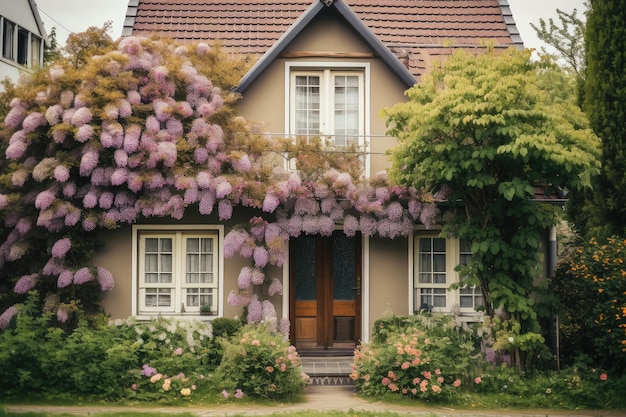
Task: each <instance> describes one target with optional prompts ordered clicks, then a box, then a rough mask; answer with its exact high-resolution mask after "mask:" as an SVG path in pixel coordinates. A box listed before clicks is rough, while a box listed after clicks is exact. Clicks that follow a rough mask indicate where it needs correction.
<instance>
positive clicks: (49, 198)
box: [35, 190, 56, 210]
mask: <svg viewBox="0 0 626 417" xmlns="http://www.w3.org/2000/svg"><path fill="white" fill-rule="evenodd" d="M54 200H56V196H55V195H54V193H52V192H51V191H49V190H44V191H42V192H40V193H39V194H37V198H36V199H35V208H38V209H39V210H45V209H47V208H48V207H50V206H51V205H52V203H53V202H54Z"/></svg>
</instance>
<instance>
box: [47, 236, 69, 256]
mask: <svg viewBox="0 0 626 417" xmlns="http://www.w3.org/2000/svg"><path fill="white" fill-rule="evenodd" d="M71 247H72V242H71V241H70V240H69V239H68V238H66V237H64V238H62V239H59V240H57V241H56V242H55V243H54V245H53V246H52V250H51V253H52V256H53V257H55V258H64V257H65V254H67V252H68V251H69V250H70V248H71Z"/></svg>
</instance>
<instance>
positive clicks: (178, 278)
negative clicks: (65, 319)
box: [95, 0, 548, 349]
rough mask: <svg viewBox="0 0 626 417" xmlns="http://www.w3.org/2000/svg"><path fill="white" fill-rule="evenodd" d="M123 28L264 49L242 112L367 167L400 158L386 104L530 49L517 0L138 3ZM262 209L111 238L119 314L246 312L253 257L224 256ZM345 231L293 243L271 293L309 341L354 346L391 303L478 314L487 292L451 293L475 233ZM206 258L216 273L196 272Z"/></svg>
mask: <svg viewBox="0 0 626 417" xmlns="http://www.w3.org/2000/svg"><path fill="white" fill-rule="evenodd" d="M123 35H125V36H129V35H134V36H151V35H158V36H162V37H168V38H172V39H175V40H177V41H179V42H205V43H209V44H214V43H216V42H220V43H221V44H222V45H223V48H224V49H225V50H226V51H227V52H229V53H233V54H243V55H246V56H250V57H252V58H253V59H254V60H255V64H254V65H253V66H252V68H251V69H250V70H249V71H248V73H247V74H246V75H245V77H244V78H243V79H242V80H241V82H240V84H239V86H238V92H239V93H241V95H242V98H241V100H240V101H239V103H238V106H239V110H240V112H241V114H242V115H243V116H244V117H246V118H247V119H249V120H256V121H263V122H264V125H265V126H266V127H267V129H268V133H270V134H272V135H277V136H286V137H291V136H296V135H298V136H307V135H313V136H315V135H320V134H321V135H324V136H325V137H329V138H331V139H332V140H333V141H334V144H335V146H343V145H346V144H350V143H354V144H359V145H361V146H363V147H365V149H366V153H367V157H366V160H365V169H364V171H365V174H366V175H374V174H375V173H377V172H379V171H381V170H385V169H386V168H387V167H388V166H389V163H388V161H387V159H386V157H385V155H384V154H385V151H387V150H388V149H390V148H392V147H393V146H394V144H395V142H394V139H393V138H391V137H388V136H386V127H385V121H384V120H382V118H381V117H380V116H379V113H380V110H381V109H383V108H385V107H389V106H392V105H393V104H395V103H398V102H401V101H404V100H405V96H404V91H405V90H406V89H408V88H409V87H411V86H412V85H413V84H414V83H416V82H419V80H420V77H421V76H422V75H423V74H424V73H425V72H426V71H427V70H428V68H429V66H430V65H432V64H433V62H435V61H436V60H438V59H439V58H441V57H445V56H446V55H448V54H450V53H451V52H452V51H453V50H454V49H455V48H482V47H484V46H481V45H482V42H483V41H488V42H492V43H493V44H494V47H495V48H508V47H517V48H522V47H523V45H522V41H521V38H520V36H519V34H518V31H517V29H516V26H515V23H514V21H513V16H512V15H511V11H510V9H509V7H508V4H507V2H506V0H455V1H450V0H358V1H357V0H324V1H321V0H291V1H288V2H276V1H269V0H243V1H242V0H219V1H217V0H216V1H202V2H201V1H197V0H187V1H181V0H130V1H129V6H128V11H127V16H126V21H125V26H124V30H123ZM254 215H255V214H254V213H252V212H250V211H249V210H247V211H245V212H244V211H240V212H238V213H237V214H236V215H233V218H234V220H232V221H229V222H220V221H219V220H218V219H217V216H216V215H210V216H204V217H203V216H200V215H197V216H186V217H185V218H184V219H182V220H181V221H166V219H161V220H160V221H150V222H145V223H144V222H142V223H141V224H134V225H130V226H123V227H121V228H120V229H119V230H116V231H114V232H107V233H105V234H103V239H104V240H105V242H106V243H108V244H107V245H106V249H105V250H104V251H102V252H100V253H99V254H98V256H97V259H96V260H95V262H96V263H97V264H98V265H103V266H105V267H106V268H108V269H109V270H110V271H111V272H112V273H113V275H114V276H115V277H129V279H128V280H120V279H116V281H117V282H116V286H115V288H114V289H113V290H112V291H110V292H109V293H108V294H107V296H106V298H105V300H104V306H105V308H106V310H107V311H108V312H109V313H110V314H111V316H112V317H113V318H126V317H129V316H134V317H137V318H140V319H142V318H149V317H153V316H157V315H163V316H176V317H187V316H188V317H199V315H200V302H201V301H200V300H207V301H209V300H210V304H211V305H212V309H213V311H214V313H215V314H216V315H217V316H226V317H233V316H237V315H240V314H241V313H242V311H241V307H237V306H231V305H228V304H227V303H226V299H227V297H228V294H229V293H230V291H231V290H232V289H233V288H235V287H236V286H237V277H238V275H239V272H240V270H241V269H242V267H244V266H246V265H248V263H249V261H248V260H246V259H239V258H237V257H234V258H225V257H224V236H225V235H226V234H227V233H228V232H229V231H230V230H232V229H233V226H234V225H235V224H236V223H237V222H238V221H241V220H243V221H247V219H249V218H250V217H251V216H254ZM341 227H342V225H341V224H338V225H337V231H336V232H335V233H334V234H333V235H332V236H330V237H322V236H312V235H301V236H300V237H297V238H295V239H291V240H290V242H289V258H288V261H287V262H286V263H285V264H284V265H283V266H282V267H281V268H279V267H275V268H274V269H273V270H272V271H271V272H272V274H273V276H277V277H279V279H280V280H281V281H282V285H283V292H282V295H275V296H273V297H272V298H271V300H272V301H273V303H274V305H276V310H277V314H278V317H282V318H286V319H289V321H290V323H291V324H290V325H291V327H290V337H291V339H292V342H293V343H294V344H295V345H296V346H297V347H298V348H299V349H302V348H324V349H331V348H332V349H340V348H346V349H353V348H354V346H355V343H358V342H359V341H368V340H369V339H370V329H371V328H372V325H373V323H374V321H375V320H376V319H378V318H381V317H382V316H383V315H384V314H385V312H387V311H393V312H395V313H396V314H410V313H413V312H414V311H416V310H419V309H420V308H428V309H432V310H434V311H443V312H452V311H456V313H457V314H459V315H460V316H462V317H463V318H464V319H465V320H475V318H476V312H475V307H476V306H478V305H479V303H480V295H479V294H478V293H477V292H476V291H475V290H474V289H472V288H465V289H459V290H452V291H449V290H448V287H449V286H450V284H451V283H453V282H455V281H457V280H458V276H457V275H456V272H454V267H455V265H457V264H458V263H459V262H463V260H464V259H466V258H467V257H469V256H471V252H470V251H469V245H468V243H467V242H462V241H461V242H460V241H458V240H455V239H446V238H443V237H440V236H438V233H437V231H433V230H426V229H425V228H423V227H417V226H416V228H415V231H414V233H413V234H412V235H411V236H410V237H408V238H406V237H402V238H400V237H398V238H395V239H389V238H382V237H379V236H371V237H363V236H360V235H358V234H357V235H356V236H353V237H349V236H347V235H346V234H344V233H342V232H341ZM546 243H547V241H546ZM201 259H203V260H206V261H207V267H206V269H205V272H206V273H207V274H209V275H210V279H208V280H207V283H206V284H204V285H195V284H194V285H192V284H189V283H186V282H184V278H183V277H184V275H185V273H190V272H194V271H195V270H189V268H191V269H193V268H195V266H193V265H195V263H194V262H193V261H195V260H201ZM159 261H160V262H161V265H165V266H164V268H165V269H166V271H167V274H168V280H167V281H166V282H165V283H163V284H159V283H158V282H157V283H155V282H156V281H155V280H153V279H152V277H153V275H154V273H155V271H156V269H157V264H158V263H159ZM546 262H548V261H546Z"/></svg>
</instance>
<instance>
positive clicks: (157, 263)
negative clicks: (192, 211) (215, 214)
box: [135, 227, 220, 315]
mask: <svg viewBox="0 0 626 417" xmlns="http://www.w3.org/2000/svg"><path fill="white" fill-rule="evenodd" d="M135 233H136V242H137V253H136V261H137V262H136V264H137V274H136V275H137V278H136V281H137V285H136V288H137V291H136V297H137V313H138V314H139V315H155V314H162V315H189V314H192V315H194V314H200V312H201V311H202V312H206V313H212V314H217V312H218V311H219V299H220V297H219V292H218V291H219V283H220V279H219V276H220V273H219V271H220V261H219V259H220V255H219V251H218V248H219V244H220V242H219V241H220V233H219V232H218V231H217V230H192V229H190V230H167V229H165V230H163V229H157V228H154V229H152V228H146V227H143V228H140V229H138V230H136V232H135Z"/></svg>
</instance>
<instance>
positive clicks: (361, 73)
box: [285, 61, 370, 177]
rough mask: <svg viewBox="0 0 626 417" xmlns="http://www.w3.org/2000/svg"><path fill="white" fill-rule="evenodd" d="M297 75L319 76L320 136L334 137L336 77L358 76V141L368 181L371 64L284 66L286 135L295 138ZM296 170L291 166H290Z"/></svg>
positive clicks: (289, 62)
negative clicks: (364, 155) (333, 92)
mask: <svg viewBox="0 0 626 417" xmlns="http://www.w3.org/2000/svg"><path fill="white" fill-rule="evenodd" d="M296 75H319V76H320V77H321V83H320V84H321V85H320V109H321V112H322V114H321V115H320V136H321V137H328V138H333V137H334V128H335V127H334V117H333V116H334V115H333V109H334V103H333V98H334V94H332V91H333V79H334V78H333V77H334V76H337V75H357V76H358V77H359V103H360V104H361V105H360V108H359V139H358V144H359V146H360V147H364V150H365V152H366V157H365V161H364V162H365V175H366V176H368V177H369V175H370V172H369V150H370V144H369V141H366V140H365V138H367V137H369V134H370V122H369V114H370V64H369V62H300V61H299V62H291V61H288V62H286V63H285V132H288V134H289V135H291V136H295V108H294V106H293V105H292V103H294V102H295V77H296ZM287 165H288V166H287V168H288V169H293V165H292V163H288V164H287Z"/></svg>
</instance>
